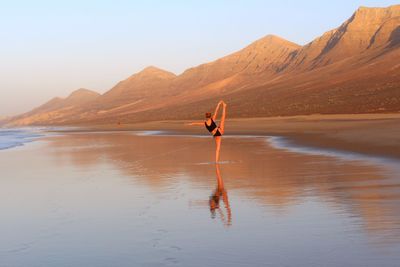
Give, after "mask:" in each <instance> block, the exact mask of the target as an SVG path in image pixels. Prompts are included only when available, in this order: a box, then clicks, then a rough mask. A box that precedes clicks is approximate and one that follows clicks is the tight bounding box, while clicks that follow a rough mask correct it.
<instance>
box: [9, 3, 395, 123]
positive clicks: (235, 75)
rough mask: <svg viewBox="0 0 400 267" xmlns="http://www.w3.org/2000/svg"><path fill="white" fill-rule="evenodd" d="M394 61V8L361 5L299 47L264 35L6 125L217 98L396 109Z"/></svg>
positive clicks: (276, 106) (104, 119)
mask: <svg viewBox="0 0 400 267" xmlns="http://www.w3.org/2000/svg"><path fill="white" fill-rule="evenodd" d="M398 62H400V5H395V6H390V7H386V8H367V7H360V8H359V9H358V10H357V11H356V12H355V13H354V14H353V15H352V16H351V17H350V18H349V19H348V20H347V21H345V22H344V23H343V24H342V25H340V26H339V27H338V28H336V29H333V30H330V31H328V32H326V33H325V34H323V35H322V36H320V37H318V38H316V39H314V40H313V41H311V42H310V43H308V44H306V45H304V46H300V45H297V44H295V43H292V42H290V41H287V40H285V39H283V38H281V37H278V36H275V35H267V36H265V37H264V38H261V39H259V40H257V41H255V42H254V43H252V44H250V45H249V46H247V47H245V48H243V49H242V50H240V51H238V52H235V53H233V54H230V55H227V56H225V57H222V58H220V59H218V60H216V61H213V62H209V63H206V64H202V65H199V66H197V67H194V68H190V69H188V70H186V71H185V72H183V73H182V74H181V75H178V76H177V75H175V74H173V73H170V72H168V71H165V70H161V69H159V68H156V67H148V68H146V69H144V70H143V71H141V72H139V73H136V74H134V75H132V76H131V77H129V78H127V79H126V80H124V81H121V82H119V83H118V84H117V85H115V86H114V87H113V88H111V89H110V90H109V91H108V92H106V93H105V94H103V95H98V94H96V93H93V92H91V93H90V94H89V93H88V94H89V95H90V96H87V97H86V96H85V97H84V96H83V95H80V94H79V95H78V96H79V97H77V96H75V97H72V95H71V96H69V97H68V98H66V99H59V98H55V99H53V100H51V101H49V102H48V103H46V104H44V105H43V106H41V107H39V108H37V109H35V110H33V111H31V112H28V113H26V114H23V115H22V116H19V117H16V118H14V119H13V120H12V123H13V124H16V125H21V124H88V123H89V124H92V123H95V124H98V123H115V122H116V121H123V122H134V121H145V120H164V119H187V118H195V117H200V118H201V117H202V114H203V113H204V112H205V111H208V110H211V109H212V107H213V106H214V105H215V103H216V102H217V101H218V100H219V99H221V98H223V99H225V100H226V101H227V102H228V104H229V109H230V110H229V115H230V116H234V117H255V116H276V115H299V114H313V113H371V112H372V113H376V112H399V111H400V75H399V74H400V64H399V63H398ZM71 98H72V99H75V100H73V101H72V100H71ZM78 98H82V102H79V101H78V100H77V99H78Z"/></svg>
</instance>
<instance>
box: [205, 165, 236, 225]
mask: <svg viewBox="0 0 400 267" xmlns="http://www.w3.org/2000/svg"><path fill="white" fill-rule="evenodd" d="M215 167H216V173H217V182H218V184H217V188H216V189H215V191H214V193H213V194H212V195H211V196H210V201H209V205H210V211H211V217H212V218H215V217H216V211H218V214H219V216H220V217H221V220H222V222H223V223H224V225H225V226H230V225H232V212H231V207H230V205H229V200H228V192H227V191H226V190H225V187H224V181H223V180H222V177H221V173H220V170H219V164H216V165H215ZM221 199H222V202H223V203H224V208H225V210H226V215H225V214H224V212H223V210H222V209H221V207H220V200H221Z"/></svg>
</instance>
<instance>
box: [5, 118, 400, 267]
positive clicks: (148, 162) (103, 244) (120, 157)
mask: <svg viewBox="0 0 400 267" xmlns="http://www.w3.org/2000/svg"><path fill="white" fill-rule="evenodd" d="M249 123H251V122H249ZM302 123H305V122H302ZM176 124H177V125H178V122H176ZM271 124H272V123H271ZM168 125H172V124H170V123H169V124H168ZM232 125H233V124H232ZM302 125H303V124H302ZM233 127H234V126H232V129H233ZM176 128H177V129H178V128H179V127H176ZM149 129H150V127H149ZM171 130H172V128H171ZM201 130H203V129H201ZM195 131H197V130H195ZM255 133H257V131H256V129H255V130H254V134H255ZM213 157H214V144H213V140H212V138H211V137H209V136H204V137H203V136H202V135H197V134H196V135H190V134H188V132H187V134H185V135H157V132H143V131H137V132H134V131H120V132H111V131H105V132H101V131H96V132H88V131H75V132H64V133H62V134H60V133H57V134H46V133H44V134H43V135H42V137H40V138H38V139H35V140H34V141H32V142H29V143H25V144H24V145H22V146H18V147H14V148H10V149H5V150H0V162H1V169H2V175H1V177H0V195H1V196H2V201H1V202H0V209H1V210H2V211H3V212H4V214H6V216H4V218H2V220H1V222H0V235H1V237H2V242H1V243H0V266H17V267H19V266H21V267H22V266H32V267H36V266H37V267H39V266H195V267H197V266H199V267H200V266H228V265H229V266H263V265H270V266H281V265H284V266H320V265H323V266H332V267H333V266H344V265H346V266H360V267H361V266H362V267H364V266H378V265H382V264H383V265H384V266H393V267H395V266H397V264H398V262H399V260H400V259H399V254H398V251H399V249H400V247H399V244H400V230H399V228H398V225H399V222H400V217H399V214H400V212H399V207H400V205H399V201H400V191H399V179H400V177H399V167H398V166H399V164H398V160H397V161H396V160H394V161H390V160H388V161H386V160H382V161H380V160H375V159H374V158H368V157H366V158H365V157H362V156H360V157H358V156H355V157H351V158H347V157H345V156H344V157H343V155H341V154H329V153H326V154H325V153H320V152H319V151H315V152H313V151H312V150H307V151H304V152H303V151H302V150H299V149H297V148H296V147H290V146H285V147H279V144H278V145H276V144H274V142H272V140H271V139H270V138H268V137H263V136H261V135H259V136H234V135H230V136H226V138H225V139H224V141H223V146H222V155H221V161H222V162H221V164H220V165H219V167H218V169H217V166H216V165H215V164H214V163H213ZM194 241H195V242H194ZM244 251H245V253H243V252H244Z"/></svg>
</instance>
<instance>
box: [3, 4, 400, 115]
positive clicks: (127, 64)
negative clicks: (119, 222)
mask: <svg viewBox="0 0 400 267" xmlns="http://www.w3.org/2000/svg"><path fill="white" fill-rule="evenodd" d="M398 3H399V1H384V0H380V1H367V0H365V1H349V0H335V1H321V0H309V1H305V0H304V1H299V0H296V1H294V0H286V1H285V0H280V1H266V0H264V1H262V0H260V1H258V0H241V1H239V0H237V1H235V0H198V1H189V0H186V1H185V0H181V1H178V0H171V1H168V0H164V1H162V0H159V1H155V0H154V1H151V0H147V1H134V0H131V1H119V0H112V1H111V0H110V1H101V0H96V1H85V0H68V1H54V0H49V1H41V0H35V1H28V0H26V1H18V0H13V1H6V0H0V34H1V42H0V55H1V57H0V75H1V76H0V116H1V115H14V114H17V113H20V112H25V111H28V110H30V109H31V108H33V107H35V106H37V105H39V104H42V103H43V102H45V101H47V100H49V99H50V98H52V97H54V96H61V97H65V96H67V95H68V94H69V93H70V92H71V91H73V90H75V89H78V88H81V87H83V88H89V89H92V90H95V91H98V92H101V93H103V92H105V91H106V90H108V89H110V88H111V87H112V86H113V85H114V84H116V83H117V82H118V81H120V80H122V79H125V78H127V77H128V76H130V75H132V74H133V73H135V72H138V71H140V70H141V69H142V68H144V67H146V66H148V65H155V66H158V67H160V68H163V69H166V70H170V71H172V72H175V73H177V74H179V73H181V72H182V71H183V70H185V69H186V68H188V67H192V66H196V65H198V64H201V63H204V62H207V61H211V60H214V59H216V58H219V57H221V56H224V55H226V54H229V53H231V52H234V51H236V50H239V49H241V48H243V47H244V46H246V45H248V44H249V43H251V42H253V41H255V40H257V39H259V38H261V37H263V36H265V35H267V34H271V33H272V34H276V35H279V36H282V37H284V38H286V39H288V40H291V41H293V42H296V43H299V44H306V43H308V42H309V41H311V40H312V39H313V38H315V37H317V36H318V35H321V34H322V33H323V32H325V31H328V30H329V29H332V28H335V27H337V26H339V25H340V24H341V23H342V22H343V21H344V20H346V19H347V18H349V17H350V16H351V15H352V13H353V12H354V11H355V10H356V9H357V8H358V7H359V6H361V5H362V6H388V5H392V4H398Z"/></svg>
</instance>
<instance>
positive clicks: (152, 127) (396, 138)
mask: <svg viewBox="0 0 400 267" xmlns="http://www.w3.org/2000/svg"><path fill="white" fill-rule="evenodd" d="M189 122H190V121H188V120H174V121H153V122H142V123H130V124H123V123H122V124H106V125H92V126H84V127H82V126H80V127H71V128H69V127H66V128H63V129H57V130H55V131H57V132H93V131H164V132H167V133H168V134H181V135H207V134H208V133H207V132H206V131H205V130H204V129H203V128H202V127H201V126H190V125H188V123H189ZM226 134H227V135H249V136H252V135H257V136H281V137H284V138H287V139H288V140H289V141H291V142H293V144H297V145H302V146H308V147H314V148H319V149H333V150H341V151H349V152H353V153H354V152H355V153H360V154H365V155H370V156H383V157H390V158H400V114H347V115H320V114H318V115H307V116H292V117H270V118H246V119H229V118H228V120H227V122H226Z"/></svg>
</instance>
